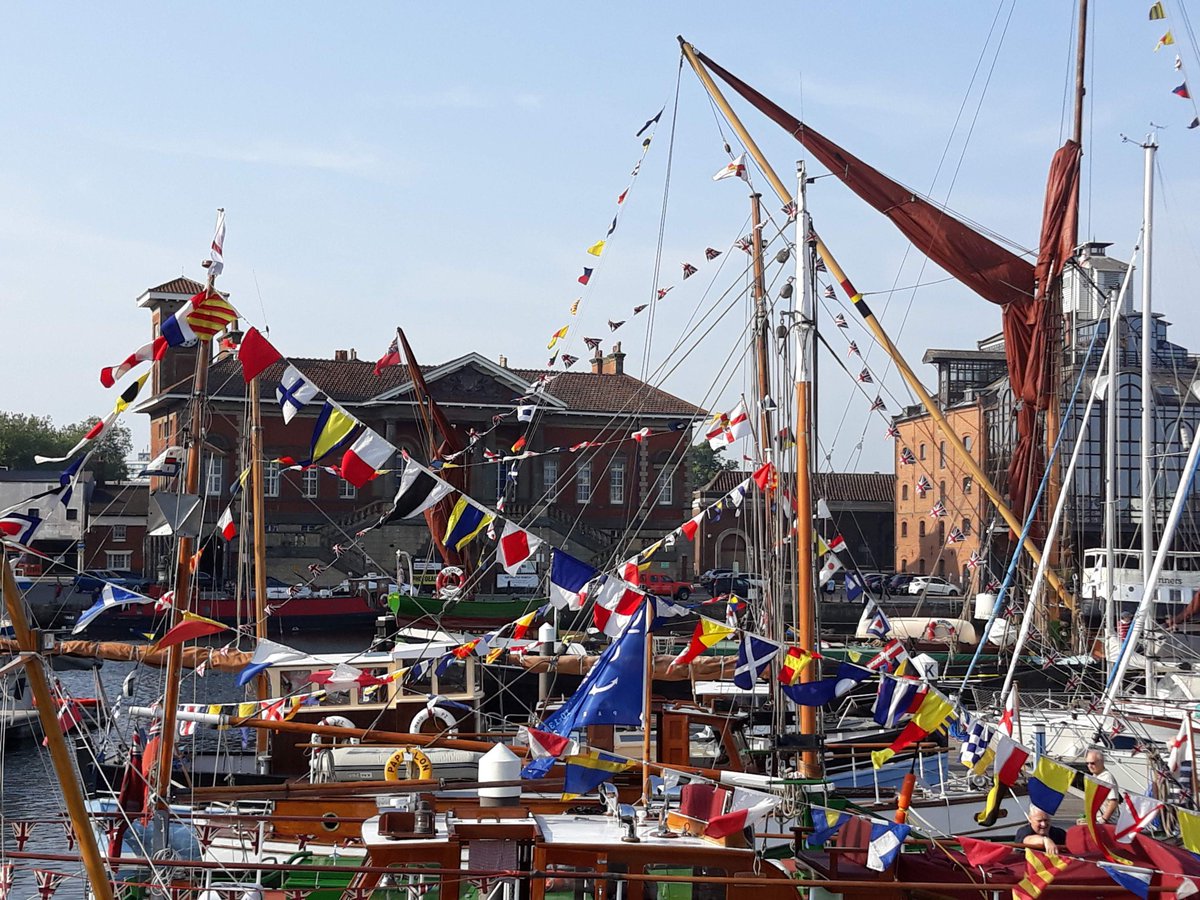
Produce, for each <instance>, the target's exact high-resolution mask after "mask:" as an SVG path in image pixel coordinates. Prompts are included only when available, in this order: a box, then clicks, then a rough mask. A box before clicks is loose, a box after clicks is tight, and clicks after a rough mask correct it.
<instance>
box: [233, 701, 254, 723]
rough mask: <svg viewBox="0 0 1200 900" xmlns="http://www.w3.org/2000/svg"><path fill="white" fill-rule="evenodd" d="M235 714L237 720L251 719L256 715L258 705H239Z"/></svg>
mask: <svg viewBox="0 0 1200 900" xmlns="http://www.w3.org/2000/svg"><path fill="white" fill-rule="evenodd" d="M237 714H238V718H239V719H252V718H254V717H255V716H256V715H258V704H257V703H239V704H238V711H237Z"/></svg>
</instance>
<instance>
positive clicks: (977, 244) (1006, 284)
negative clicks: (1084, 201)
mask: <svg viewBox="0 0 1200 900" xmlns="http://www.w3.org/2000/svg"><path fill="white" fill-rule="evenodd" d="M697 55H698V56H699V58H700V59H701V60H703V62H704V64H705V65H706V66H707V67H708V68H709V69H710V70H711V71H712V72H713V73H714V74H715V75H717V76H718V77H719V78H721V80H723V81H724V82H725V83H726V84H728V85H729V86H730V87H732V88H733V89H734V90H735V91H737V92H738V93H739V94H741V95H742V97H744V98H745V99H746V100H747V101H748V102H749V103H751V104H752V105H753V106H754V107H755V108H756V109H758V110H759V111H760V112H762V113H763V114H764V115H765V116H767V118H769V119H771V120H772V121H773V122H775V123H776V124H777V125H779V126H780V127H781V128H783V130H784V131H786V132H788V133H789V134H790V135H792V137H794V138H795V139H796V140H797V141H799V142H800V143H801V144H803V145H804V147H805V148H807V149H808V151H809V152H810V153H812V154H813V156H815V157H816V158H817V159H818V160H819V161H820V162H821V163H822V164H823V165H824V166H825V167H826V168H827V169H829V171H830V173H832V174H833V175H835V176H837V177H838V178H839V179H841V180H842V181H843V182H844V183H845V184H846V186H847V187H849V188H850V190H852V191H854V193H856V194H858V196H859V197H861V198H862V199H863V200H865V201H866V202H867V203H869V204H870V205H871V206H872V207H874V208H875V209H877V210H878V211H879V212H881V213H883V214H884V215H885V216H887V217H888V218H889V219H891V221H892V223H893V224H894V225H895V226H896V227H897V228H898V229H900V232H901V233H902V234H904V236H905V237H907V238H908V239H909V240H910V241H912V243H913V245H914V246H916V248H917V249H918V250H920V251H921V252H922V253H924V254H925V255H926V256H928V257H929V259H931V260H932V261H933V262H935V263H937V264H938V265H939V266H941V267H942V268H943V269H945V270H946V271H947V272H949V273H950V274H951V275H953V276H954V277H955V278H956V279H957V280H958V281H960V282H962V283H963V284H965V285H966V286H967V287H969V288H971V290H973V291H975V293H977V294H979V295H980V296H981V297H983V298H984V299H985V300H988V301H990V302H992V303H996V304H998V305H1000V306H1002V307H1004V314H1003V319H1004V341H1005V349H1006V353H1007V357H1008V374H1009V379H1010V381H1011V383H1012V388H1013V394H1014V396H1015V398H1016V399H1017V401H1019V403H1018V407H1019V409H1018V413H1017V445H1016V448H1015V449H1014V452H1013V458H1012V461H1011V462H1010V465H1009V495H1010V502H1011V505H1012V508H1013V509H1014V510H1015V511H1016V512H1017V514H1018V515H1020V516H1022V517H1024V516H1025V515H1026V514H1028V512H1029V505H1030V503H1031V502H1032V500H1033V491H1032V490H1031V485H1032V484H1034V483H1036V480H1037V479H1038V478H1040V470H1041V466H1042V462H1043V459H1044V457H1043V454H1042V449H1041V447H1040V446H1039V444H1040V442H1039V440H1038V438H1039V434H1038V415H1037V414H1038V411H1039V410H1043V409H1045V408H1046V406H1047V405H1048V403H1049V399H1050V396H1051V394H1052V387H1051V385H1050V383H1049V377H1050V373H1051V370H1050V366H1049V365H1048V362H1049V355H1048V354H1049V353H1051V352H1053V351H1052V341H1051V335H1052V333H1053V328H1052V324H1053V323H1051V322H1050V321H1049V315H1050V310H1049V304H1048V303H1047V302H1046V293H1047V287H1048V286H1049V284H1050V282H1051V280H1052V279H1053V278H1055V277H1057V276H1058V275H1059V274H1060V273H1061V272H1062V267H1063V265H1065V263H1066V260H1067V259H1068V258H1070V256H1071V254H1072V253H1073V252H1074V247H1075V233H1076V223H1077V215H1078V213H1077V203H1076V202H1075V201H1076V199H1077V197H1078V192H1079V158H1080V147H1079V144H1078V143H1076V142H1075V141H1067V143H1066V144H1064V145H1063V147H1062V148H1061V149H1059V151H1058V153H1057V154H1055V157H1054V162H1053V164H1052V165H1051V169H1050V178H1049V183H1048V184H1047V188H1046V202H1045V209H1044V212H1043V222H1042V234H1041V237H1042V240H1041V243H1040V245H1039V246H1040V248H1041V249H1040V251H1039V254H1038V261H1037V265H1036V266H1034V265H1033V264H1031V263H1030V262H1028V261H1027V260H1024V259H1022V258H1021V257H1019V256H1017V255H1016V254H1014V253H1012V252H1010V251H1009V250H1006V249H1005V248H1003V247H1001V246H1000V245H999V244H997V243H995V242H994V241H992V240H991V239H989V238H987V237H985V236H984V235H982V234H980V233H979V232H977V231H976V230H975V229H973V228H971V227H970V226H969V225H967V224H965V223H964V222H962V221H960V220H959V219H957V218H955V217H954V216H952V215H951V214H950V213H948V212H947V211H946V210H945V209H943V208H941V207H939V206H937V205H936V204H935V203H933V202H932V201H930V200H928V199H926V198H924V197H922V196H920V195H919V194H917V193H916V192H915V191H913V190H911V189H910V188H906V187H904V186H903V185H901V184H899V183H898V182H896V181H893V180H892V179H890V178H888V177H887V176H885V175H883V174H882V173H881V172H879V171H878V170H876V169H874V168H872V167H871V166H869V165H867V164H866V163H864V162H863V161H862V160H860V159H858V158H857V157H855V156H854V155H852V154H850V153H848V152H846V151H845V150H843V149H842V148H841V147H839V146H838V145H837V144H835V143H833V142H832V141H831V140H829V139H828V138H826V137H825V136H824V135H822V134H820V133H819V132H817V131H814V130H813V129H812V128H810V127H808V126H807V125H805V124H804V123H803V122H801V121H800V120H799V119H797V118H796V117H795V116H793V115H792V114H791V113H789V112H787V111H786V110H784V109H783V108H782V107H780V106H778V105H777V104H775V103H774V102H772V101H771V100H769V99H768V98H766V97H764V96H763V95H762V94H760V93H759V92H758V91H756V90H754V88H752V87H750V86H749V85H748V84H746V83H745V82H744V81H742V80H741V79H739V78H738V77H737V76H735V75H733V74H731V73H730V72H728V71H726V70H725V69H723V68H722V67H721V66H720V65H718V64H717V63H715V62H713V61H712V60H711V59H710V58H709V57H707V56H705V55H704V54H703V53H699V52H698V53H697Z"/></svg>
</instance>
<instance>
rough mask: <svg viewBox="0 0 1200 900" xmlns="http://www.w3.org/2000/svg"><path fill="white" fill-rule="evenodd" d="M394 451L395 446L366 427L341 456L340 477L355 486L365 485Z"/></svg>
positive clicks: (385, 463)
mask: <svg viewBox="0 0 1200 900" xmlns="http://www.w3.org/2000/svg"><path fill="white" fill-rule="evenodd" d="M395 452H396V448H395V447H393V446H392V445H391V444H389V443H388V442H387V441H385V440H384V439H383V438H381V437H380V436H379V435H378V434H376V433H375V432H374V431H372V430H371V429H370V428H368V429H367V430H366V431H364V432H363V433H362V434H361V435H359V438H358V440H357V441H355V442H354V443H353V444H352V445H351V446H350V449H349V450H347V451H346V454H345V456H343V457H342V477H343V478H345V479H346V480H347V481H348V482H350V483H351V484H352V485H354V486H355V487H356V488H361V487H365V486H366V483H367V482H368V481H370V480H371V479H372V478H374V477H375V475H376V473H377V472H378V471H379V470H380V469H382V468H383V467H384V466H385V465H387V461H388V460H389V459H391V458H392V454H393V453H395Z"/></svg>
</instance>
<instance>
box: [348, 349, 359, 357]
mask: <svg viewBox="0 0 1200 900" xmlns="http://www.w3.org/2000/svg"><path fill="white" fill-rule="evenodd" d="M350 358H351V359H358V351H357V350H355V349H354V348H353V347H351V348H350Z"/></svg>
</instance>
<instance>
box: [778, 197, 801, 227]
mask: <svg viewBox="0 0 1200 900" xmlns="http://www.w3.org/2000/svg"><path fill="white" fill-rule="evenodd" d="M798 211H799V207H797V206H796V201H795V200H789V201H788V202H787V204H786V205H784V206H783V208H782V209H781V210H780V212H782V213H783V214H784V215H785V216H787V217H788V221H789V222H790V221H792V219H794V218H796V213H797V212H798Z"/></svg>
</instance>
